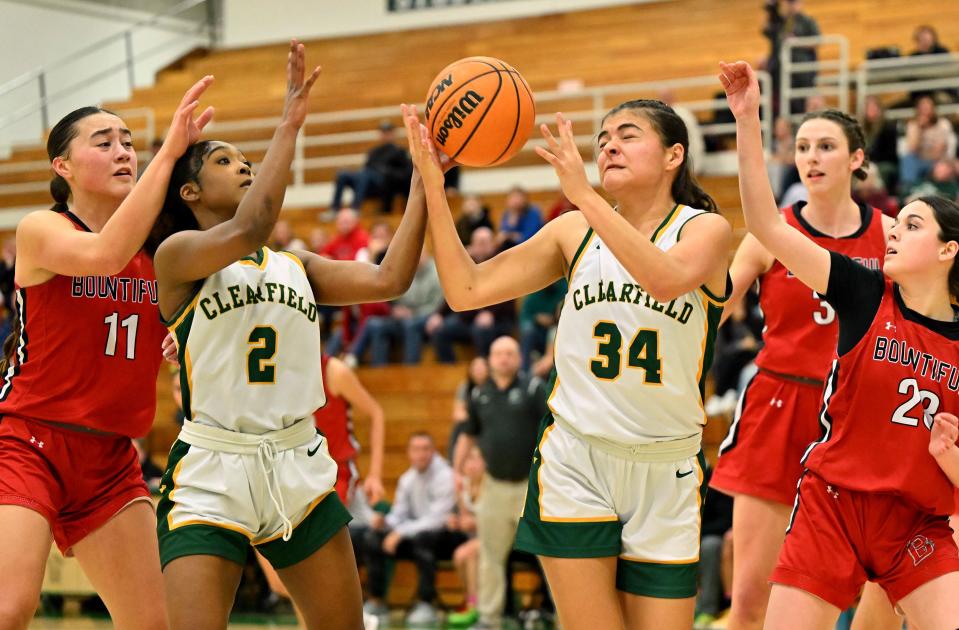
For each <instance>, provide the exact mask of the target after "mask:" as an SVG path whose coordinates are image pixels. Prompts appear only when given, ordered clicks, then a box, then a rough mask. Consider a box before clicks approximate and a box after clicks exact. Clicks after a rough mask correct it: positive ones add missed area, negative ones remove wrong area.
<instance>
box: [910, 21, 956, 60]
mask: <svg viewBox="0 0 959 630" xmlns="http://www.w3.org/2000/svg"><path fill="white" fill-rule="evenodd" d="M912 41H914V42H915V43H916V49H915V50H914V51H912V52H911V53H909V56H910V57H918V56H919V55H941V54H943V53H947V52H949V49H948V48H946V47H945V46H943V45H942V44H941V43H939V34H938V33H937V32H936V29H934V28H933V27H931V26H929V25H928V24H922V25H920V26H917V27H916V30H915V31H913V34H912Z"/></svg>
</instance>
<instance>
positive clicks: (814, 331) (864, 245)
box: [710, 110, 892, 630]
mask: <svg viewBox="0 0 959 630" xmlns="http://www.w3.org/2000/svg"><path fill="white" fill-rule="evenodd" d="M864 144H865V141H864V139H863V134H862V130H861V129H860V127H859V124H858V123H857V122H856V121H855V119H853V118H852V117H850V116H848V115H846V114H844V113H842V112H839V111H836V110H823V111H818V112H811V113H809V114H806V115H805V117H804V118H803V122H802V124H801V125H800V127H799V129H798V130H797V132H796V166H797V168H798V169H799V175H800V178H801V180H802V182H803V183H804V184H805V185H806V187H807V190H808V192H809V202H808V203H807V202H798V203H796V204H795V205H793V206H791V207H788V208H784V209H783V210H782V211H781V213H782V217H783V220H784V221H785V222H786V223H787V224H788V225H790V226H792V227H793V228H795V229H796V230H797V231H799V232H800V233H802V234H803V235H804V236H806V237H807V238H808V239H810V240H812V241H813V242H815V243H816V244H818V245H820V246H822V247H824V248H826V249H828V250H830V251H834V252H838V253H841V254H843V255H846V256H849V257H851V258H853V259H855V260H857V261H859V262H860V263H862V264H863V265H865V266H866V267H868V268H871V269H879V268H880V267H881V263H882V259H883V255H884V253H885V241H886V239H885V233H884V232H885V229H884V228H885V226H887V225H889V224H891V223H892V219H891V218H889V217H884V216H883V215H882V213H881V212H879V210H876V209H875V208H870V207H869V206H867V205H865V204H861V203H856V202H855V201H854V200H853V199H851V198H850V196H849V190H850V186H851V180H852V178H853V177H854V176H855V177H863V176H865V170H864V168H865V164H864V162H865V156H864V154H863V149H864ZM730 274H731V275H732V279H733V297H732V299H733V300H739V299H742V297H743V295H744V294H745V293H746V291H747V290H749V288H750V287H751V286H753V283H754V281H756V280H757V278H758V281H759V304H760V307H761V308H762V312H763V316H764V318H765V326H764V329H763V344H764V345H763V348H762V350H761V351H760V352H759V355H758V356H757V357H756V365H757V367H758V368H759V369H758V372H757V373H756V375H755V376H754V377H753V378H752V379H751V380H750V381H749V384H748V385H747V386H746V388H745V389H744V391H743V392H742V394H741V397H740V401H739V404H738V405H737V407H736V411H735V415H734V418H733V422H732V425H731V426H730V428H729V433H728V434H727V436H726V438H725V439H724V440H723V442H722V444H721V445H720V448H719V455H720V457H719V461H718V462H717V464H716V469H715V471H714V472H713V476H712V479H711V480H710V486H711V487H713V488H715V489H717V490H720V491H722V492H724V493H726V494H729V495H731V496H733V497H734V503H733V512H734V515H735V516H734V518H733V545H734V548H735V552H734V553H735V554H736V566H735V567H734V569H733V589H732V610H731V613H730V627H731V628H734V629H740V630H741V629H744V628H755V629H758V628H761V627H762V621H763V613H764V611H765V607H766V600H767V598H768V596H769V583H768V579H769V573H770V572H771V571H772V568H773V566H774V564H775V561H776V557H777V556H778V554H779V549H780V547H781V546H782V540H783V532H784V531H785V529H786V523H787V522H788V518H789V510H790V508H791V507H792V503H793V498H794V497H795V494H796V483H797V482H798V481H799V477H800V475H801V473H802V464H801V463H800V459H801V458H802V455H803V453H804V452H805V450H806V447H807V446H808V445H809V444H810V442H813V441H814V440H816V439H818V438H819V423H818V421H817V417H818V413H819V408H820V407H821V405H822V388H823V380H824V378H825V375H826V372H827V370H828V367H829V362H830V361H831V359H832V356H833V353H834V351H835V345H836V338H837V334H838V325H837V322H836V313H835V311H834V310H833V308H832V306H831V305H830V304H829V302H828V301H826V300H825V299H823V297H822V296H821V295H818V294H817V293H816V292H815V291H813V290H812V289H810V288H809V287H807V286H806V285H805V284H803V283H802V281H800V280H799V279H798V278H796V277H795V276H794V275H793V274H792V273H791V272H790V271H789V270H788V269H786V267H784V266H783V265H782V263H780V262H779V261H777V260H776V259H775V258H774V257H773V256H772V255H771V254H770V253H769V252H768V250H766V249H765V248H764V247H763V246H762V245H761V244H760V243H759V242H758V241H757V240H756V238H755V237H754V236H752V235H748V234H747V235H746V237H745V238H744V239H743V242H742V244H741V245H740V247H739V250H738V251H737V252H736V256H735V258H734V260H733V263H732V266H731V267H730ZM886 608H887V609H888V608H889V607H888V606H886ZM889 610H890V614H891V609H889Z"/></svg>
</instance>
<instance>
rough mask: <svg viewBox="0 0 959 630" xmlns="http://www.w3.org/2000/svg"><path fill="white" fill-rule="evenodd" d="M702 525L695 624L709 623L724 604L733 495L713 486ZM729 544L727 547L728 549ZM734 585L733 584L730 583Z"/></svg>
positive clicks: (705, 473)
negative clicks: (724, 567)
mask: <svg viewBox="0 0 959 630" xmlns="http://www.w3.org/2000/svg"><path fill="white" fill-rule="evenodd" d="M712 476H713V469H712V467H711V466H707V467H706V470H704V471H703V487H707V486H708V484H709V479H710V477H712ZM702 523H703V524H702V528H701V529H700V533H699V535H700V550H699V595H698V596H697V597H696V621H695V627H697V628H700V627H702V628H705V627H708V626H709V625H710V624H711V623H712V622H713V620H714V619H716V617H718V616H719V613H720V612H721V611H722V610H723V609H724V608H725V606H724V605H723V602H724V600H725V599H727V598H726V594H727V592H728V591H727V589H726V587H725V586H724V584H723V570H722V569H723V561H724V559H725V558H728V556H729V552H731V551H732V544H731V543H732V538H731V533H732V528H733V499H732V497H730V496H728V495H725V494H723V493H722V492H719V491H717V490H714V489H712V488H710V489H709V491H708V492H707V493H706V501H705V503H704V504H703V521H702ZM727 547H728V549H727ZM729 586H731V584H730V585H729Z"/></svg>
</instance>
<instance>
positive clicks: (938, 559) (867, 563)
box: [770, 473, 959, 610]
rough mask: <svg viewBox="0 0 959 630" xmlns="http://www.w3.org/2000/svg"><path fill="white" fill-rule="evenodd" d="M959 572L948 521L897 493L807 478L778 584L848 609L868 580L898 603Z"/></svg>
mask: <svg viewBox="0 0 959 630" xmlns="http://www.w3.org/2000/svg"><path fill="white" fill-rule="evenodd" d="M953 571H959V551H957V549H956V543H955V542H954V541H953V539H952V529H951V528H950V527H949V521H948V518H947V517H945V516H935V515H933V514H929V513H927V512H923V511H921V510H919V509H918V508H916V507H915V506H914V505H913V504H911V503H907V502H906V501H904V500H903V499H902V498H901V497H898V496H896V495H893V494H887V493H873V492H857V491H855V490H847V489H845V488H838V487H835V486H832V485H830V484H829V483H828V482H826V481H825V480H824V479H822V478H821V477H818V476H816V475H815V474H813V473H807V474H806V475H805V476H804V477H803V479H802V483H800V485H799V495H798V497H797V499H796V507H795V509H794V510H793V516H792V520H791V522H790V528H789V532H788V533H787V535H786V542H785V544H784V545H783V549H782V552H781V553H780V554H779V562H778V564H777V565H776V568H775V570H774V571H773V573H772V576H771V577H770V581H772V582H773V583H775V584H784V585H786V586H793V587H796V588H800V589H802V590H804V591H806V592H808V593H811V594H813V595H815V596H817V597H819V598H821V599H823V600H825V601H827V602H829V603H830V604H832V605H834V606H836V607H837V608H839V609H840V610H844V609H846V608H848V607H849V606H850V605H852V604H853V602H854V601H855V600H856V597H857V596H858V595H859V591H860V589H861V588H862V586H863V584H864V583H865V581H866V580H867V579H868V580H870V581H873V582H877V583H879V585H880V586H882V588H883V589H885V591H886V593H887V594H888V595H889V599H890V600H891V601H892V602H893V604H895V603H897V602H898V601H899V600H901V599H902V598H903V597H905V596H906V595H908V594H909V593H911V592H912V591H914V590H915V589H916V588H918V587H920V586H922V585H923V584H925V583H926V582H929V581H931V580H933V579H935V578H937V577H940V576H942V575H945V574H946V573H951V572H953Z"/></svg>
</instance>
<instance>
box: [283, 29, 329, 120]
mask: <svg viewBox="0 0 959 630" xmlns="http://www.w3.org/2000/svg"><path fill="white" fill-rule="evenodd" d="M322 70H323V68H321V67H320V66H316V67H315V68H313V72H311V73H310V76H308V77H305V75H306V46H304V45H303V44H301V43H300V42H298V41H297V40H296V39H291V40H290V53H289V54H288V55H287V57H286V102H285V103H284V104H283V119H284V120H286V121H287V122H289V123H290V124H291V125H294V126H295V127H297V128H299V127H302V126H303V123H304V122H305V121H306V114H307V109H308V100H309V97H310V90H312V89H313V84H314V83H316V79H317V78H318V77H319V76H320V72H322ZM304 77H305V78H304Z"/></svg>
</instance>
